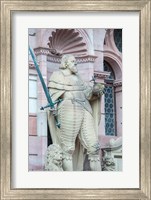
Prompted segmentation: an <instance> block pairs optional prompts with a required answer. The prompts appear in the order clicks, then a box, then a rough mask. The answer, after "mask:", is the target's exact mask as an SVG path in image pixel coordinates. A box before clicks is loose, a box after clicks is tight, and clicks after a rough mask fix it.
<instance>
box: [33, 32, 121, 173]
mask: <svg viewBox="0 0 151 200" xmlns="http://www.w3.org/2000/svg"><path fill="white" fill-rule="evenodd" d="M61 33H63V34H61ZM29 34H31V35H34V36H30V37H29V43H30V46H31V47H32V48H33V49H34V50H35V54H36V56H37V61H38V64H39V66H40V70H41V72H42V75H43V78H44V81H45V83H46V84H48V80H49V78H50V76H51V74H52V73H53V71H56V70H58V69H59V66H60V62H61V54H62V53H73V54H74V56H75V57H76V60H77V63H78V65H77V67H78V71H79V74H80V75H81V77H82V79H83V80H84V81H86V82H90V80H91V79H92V76H94V73H95V75H96V77H97V78H96V82H99V83H104V80H105V79H106V77H107V76H108V75H107V72H104V69H103V65H104V64H103V63H104V61H106V62H108V63H109V64H110V65H111V67H112V69H113V71H114V73H115V77H116V78H115V81H114V88H115V99H116V102H115V110H116V136H106V135H105V114H104V112H105V111H104V97H103V98H102V100H101V105H100V108H101V113H102V114H101V121H100V124H99V131H98V134H99V140H100V143H101V147H102V148H104V147H107V145H108V143H109V141H110V139H111V138H114V139H117V138H118V137H119V136H122V54H121V52H119V51H118V49H117V48H116V45H115V43H114V30H113V29H78V28H77V29H72V30H71V29H66V30H61V29H53V28H52V29H29ZM48 43H49V44H48ZM29 74H30V75H37V72H36V71H35V68H34V65H33V62H32V59H31V57H30V56H29ZM90 84H92V82H90ZM37 88H38V89H37V95H38V96H37V111H38V112H37V113H29V135H30V136H29V149H30V150H31V149H32V151H33V149H35V150H34V153H33V154H32V153H31V151H30V156H29V169H30V170H43V169H44V157H43V155H44V152H46V149H47V146H48V144H47V135H48V127H47V115H46V111H43V112H41V111H40V110H39V108H40V107H41V106H43V105H46V104H47V101H46V97H45V94H44V92H43V89H42V86H41V83H40V82H39V79H38V78H37ZM29 89H30V88H29ZM33 115H34V116H33ZM33 137H34V139H33ZM39 138H41V139H42V141H43V140H44V141H45V142H43V143H41V142H40V140H39ZM44 138H45V139H44ZM30 140H31V141H30ZM120 155H121V153H120ZM36 159H37V160H36ZM117 160H118V159H117Z"/></svg>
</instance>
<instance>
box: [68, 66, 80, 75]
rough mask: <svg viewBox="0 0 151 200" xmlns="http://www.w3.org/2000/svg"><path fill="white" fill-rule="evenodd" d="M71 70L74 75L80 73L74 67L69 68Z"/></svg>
mask: <svg viewBox="0 0 151 200" xmlns="http://www.w3.org/2000/svg"><path fill="white" fill-rule="evenodd" d="M69 69H70V71H71V72H72V73H73V74H76V73H77V72H78V70H77V67H76V66H75V65H74V66H72V67H71V66H69Z"/></svg>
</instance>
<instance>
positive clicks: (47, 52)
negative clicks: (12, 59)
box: [34, 47, 97, 64]
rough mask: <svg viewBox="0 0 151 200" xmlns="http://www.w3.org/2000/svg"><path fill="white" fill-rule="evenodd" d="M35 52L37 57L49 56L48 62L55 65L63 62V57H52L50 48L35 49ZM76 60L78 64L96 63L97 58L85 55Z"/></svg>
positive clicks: (77, 57)
mask: <svg viewBox="0 0 151 200" xmlns="http://www.w3.org/2000/svg"><path fill="white" fill-rule="evenodd" d="M34 52H35V55H36V56H39V55H45V56H47V61H48V62H53V63H60V62H61V56H57V55H52V54H51V52H50V49H49V48H43V47H38V48H35V49H34ZM75 58H76V60H77V63H78V64H81V63H90V62H91V63H94V62H95V59H96V58H97V56H95V55H84V56H75Z"/></svg>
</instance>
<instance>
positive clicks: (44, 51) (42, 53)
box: [34, 47, 51, 56]
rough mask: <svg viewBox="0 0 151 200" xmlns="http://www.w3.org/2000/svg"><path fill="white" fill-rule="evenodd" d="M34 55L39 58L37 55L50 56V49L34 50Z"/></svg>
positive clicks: (39, 48) (40, 48)
mask: <svg viewBox="0 0 151 200" xmlns="http://www.w3.org/2000/svg"><path fill="white" fill-rule="evenodd" d="M34 52H35V55H36V56H39V55H45V56H48V55H51V53H50V49H49V48H45V47H38V48H35V49H34Z"/></svg>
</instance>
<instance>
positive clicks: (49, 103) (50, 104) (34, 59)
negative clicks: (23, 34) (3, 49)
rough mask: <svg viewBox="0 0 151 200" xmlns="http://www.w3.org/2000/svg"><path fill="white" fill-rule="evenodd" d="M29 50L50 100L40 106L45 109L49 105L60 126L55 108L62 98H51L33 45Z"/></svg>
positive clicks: (57, 124)
mask: <svg viewBox="0 0 151 200" xmlns="http://www.w3.org/2000/svg"><path fill="white" fill-rule="evenodd" d="M29 52H30V55H31V57H32V60H33V62H34V65H35V68H36V70H37V73H38V76H39V79H40V81H41V84H42V87H43V89H44V92H45V95H46V98H47V101H48V104H47V105H46V106H42V107H41V108H40V110H44V109H45V108H48V107H49V108H50V111H51V112H52V113H53V115H54V118H55V121H56V126H57V127H58V128H60V123H59V122H58V118H57V115H56V112H55V110H56V109H55V104H58V103H59V102H61V101H62V100H61V99H58V100H57V101H55V102H53V101H52V98H51V96H50V93H49V91H48V88H47V87H46V84H45V82H44V79H43V77H42V74H41V71H40V69H39V65H38V63H37V61H36V57H35V54H34V52H33V50H32V49H31V47H29Z"/></svg>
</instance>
